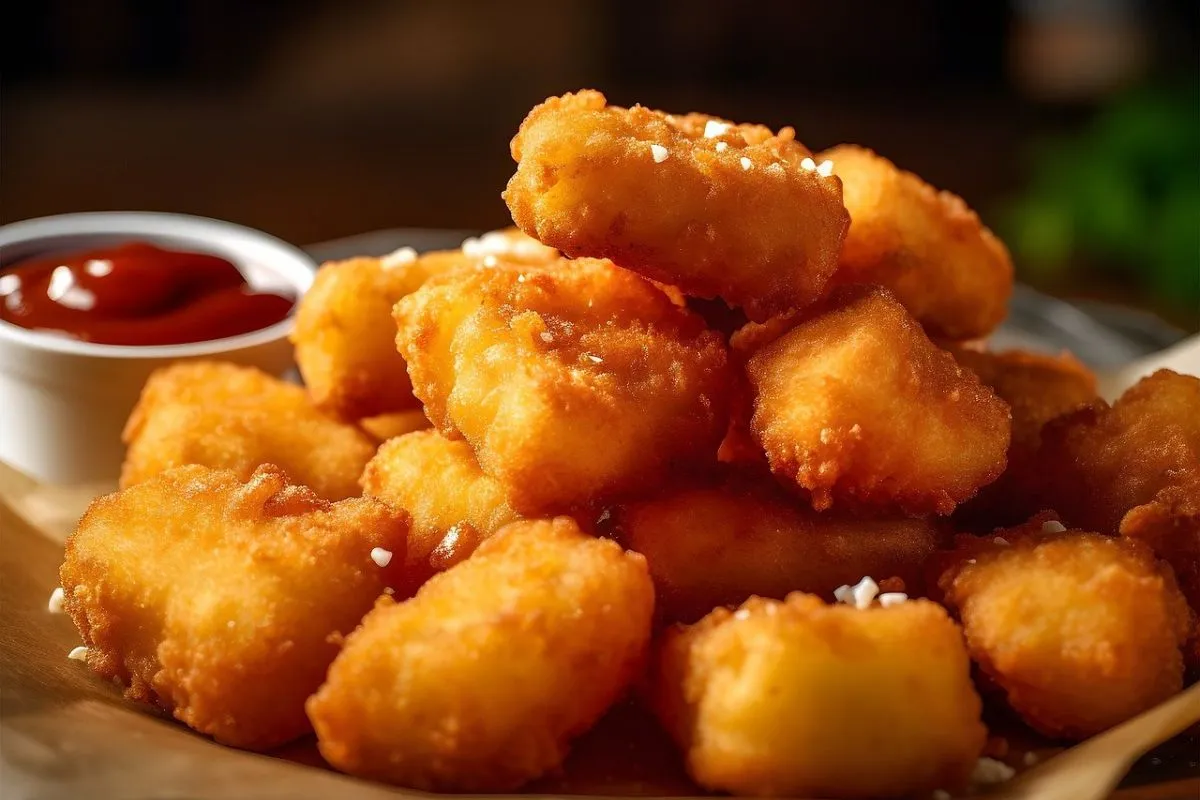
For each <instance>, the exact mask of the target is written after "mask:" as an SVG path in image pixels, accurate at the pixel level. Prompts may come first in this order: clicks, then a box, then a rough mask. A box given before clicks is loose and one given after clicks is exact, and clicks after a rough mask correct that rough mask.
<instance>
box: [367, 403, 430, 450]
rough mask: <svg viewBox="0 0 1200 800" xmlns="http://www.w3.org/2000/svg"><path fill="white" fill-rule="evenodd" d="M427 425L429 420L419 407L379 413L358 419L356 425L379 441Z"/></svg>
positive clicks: (418, 429) (426, 426) (422, 428)
mask: <svg viewBox="0 0 1200 800" xmlns="http://www.w3.org/2000/svg"><path fill="white" fill-rule="evenodd" d="M429 425H430V422H429V419H428V418H427V417H426V416H425V412H424V411H422V410H421V409H419V408H414V409H413V410H411V411H393V412H392V413H390V414H379V415H378V416H374V417H366V418H364V419H360V420H359V421H358V426H359V427H360V428H362V429H363V430H364V431H366V432H367V435H369V436H370V437H371V438H373V439H374V440H375V441H377V442H380V443H383V442H386V441H387V440H388V439H394V438H396V437H397V436H403V435H404V434H406V433H412V432H413V431H421V430H425V429H426V428H428V427H429Z"/></svg>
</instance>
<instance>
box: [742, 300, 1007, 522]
mask: <svg viewBox="0 0 1200 800" xmlns="http://www.w3.org/2000/svg"><path fill="white" fill-rule="evenodd" d="M746 373H747V376H748V377H749V379H750V383H751V384H752V386H753V388H754V391H755V398H754V415H753V417H752V420H751V429H752V431H753V434H754V436H755V437H756V438H757V440H758V441H759V443H760V444H762V445H763V448H764V449H765V450H766V454H767V459H768V461H769V462H770V465H771V469H772V471H774V472H775V473H776V474H777V475H779V476H781V477H782V478H784V479H787V480H788V481H791V482H794V483H795V485H797V486H799V487H800V488H802V489H805V490H807V491H809V492H811V496H812V503H813V507H814V508H817V509H825V508H829V507H830V506H832V505H850V506H855V505H862V506H876V507H884V508H889V507H898V508H900V509H903V510H905V511H908V512H911V513H926V512H936V513H938V514H948V513H950V512H951V511H953V510H954V506H955V505H956V504H957V503H960V502H962V501H963V500H966V499H967V498H969V497H971V496H972V495H974V494H975V492H976V491H977V490H978V489H979V487H981V486H984V485H986V484H988V483H990V482H991V481H993V480H995V479H996V478H997V477H998V476H999V475H1000V473H1001V472H1002V471H1003V470H1004V464H1005V451H1006V450H1007V449H1008V441H1009V428H1010V414H1009V409H1008V406H1007V405H1006V404H1005V403H1004V401H1002V400H1000V399H999V398H998V397H996V395H995V394H994V393H993V392H992V391H991V390H990V389H988V388H987V387H986V386H983V385H982V384H981V383H980V382H979V379H978V378H977V377H975V375H974V374H972V373H971V372H970V371H969V370H965V369H963V368H962V367H959V366H958V365H957V364H956V363H955V362H954V358H953V356H951V355H950V354H949V353H947V352H945V351H944V350H941V349H940V348H938V347H937V346H936V345H934V344H933V343H932V342H931V341H929V339H928V337H926V335H925V333H924V332H923V331H922V330H921V327H920V326H919V325H917V324H916V322H915V321H914V320H913V318H912V317H911V316H910V315H909V313H908V312H907V311H906V310H905V309H904V307H903V306H902V305H900V303H899V302H897V301H896V299H895V298H894V297H893V296H892V295H891V293H890V292H888V291H887V290H886V289H882V288H879V287H866V286H849V287H843V288H842V289H839V290H837V291H835V292H834V294H833V295H831V296H830V298H829V299H828V300H826V301H824V302H823V303H821V304H818V305H817V306H814V307H813V308H812V309H810V310H809V312H807V313H806V314H805V315H802V316H800V317H797V318H796V319H795V320H794V321H793V325H792V327H791V329H790V330H788V331H787V332H786V333H784V334H783V335H782V336H779V338H777V339H775V340H774V341H772V342H770V344H767V345H766V346H764V347H762V348H761V349H760V350H758V351H757V352H755V353H754V355H752V356H751V357H750V359H749V361H748V362H747V365H746Z"/></svg>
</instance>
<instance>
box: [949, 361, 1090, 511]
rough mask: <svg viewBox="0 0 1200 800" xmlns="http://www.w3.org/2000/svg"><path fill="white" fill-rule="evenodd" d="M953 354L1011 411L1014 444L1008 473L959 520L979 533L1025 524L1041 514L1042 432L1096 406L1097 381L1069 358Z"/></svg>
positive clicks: (967, 505) (983, 491)
mask: <svg viewBox="0 0 1200 800" xmlns="http://www.w3.org/2000/svg"><path fill="white" fill-rule="evenodd" d="M950 352H951V353H953V354H954V358H955V359H956V360H957V361H958V363H959V364H961V365H962V366H964V367H966V368H967V369H969V370H971V371H972V372H974V373H975V374H976V375H978V376H979V380H981V381H982V382H983V384H984V385H985V386H988V387H990V388H991V389H992V391H994V392H995V393H996V394H997V395H998V396H999V397H1000V399H1001V400H1003V401H1004V402H1006V403H1008V405H1009V407H1010V408H1011V409H1012V441H1011V443H1010V444H1009V447H1008V465H1007V466H1006V467H1005V470H1004V474H1003V475H1001V476H1000V478H999V479H998V480H997V481H996V482H995V483H991V484H988V485H987V486H985V487H983V488H982V489H981V490H980V491H979V494H978V495H977V496H975V497H973V498H972V499H970V500H968V501H967V502H966V503H964V504H963V505H962V506H961V507H960V508H958V509H957V510H956V512H955V519H956V520H958V521H960V522H962V523H964V524H966V525H968V526H970V527H973V528H978V529H980V530H992V529H993V528H1002V527H1007V526H1009V525H1015V524H1017V523H1020V522H1024V521H1025V520H1027V519H1029V518H1030V517H1032V516H1033V515H1034V514H1036V513H1037V512H1038V511H1041V510H1042V507H1041V504H1040V501H1039V499H1038V497H1039V495H1040V494H1041V486H1042V484H1043V483H1044V482H1045V480H1046V465H1045V463H1044V462H1043V461H1042V459H1041V458H1039V457H1038V448H1039V447H1040V446H1041V440H1042V428H1043V427H1045V425H1046V423H1048V422H1050V421H1051V420H1052V419H1056V418H1057V417H1060V416H1062V415H1064V414H1067V413H1070V412H1072V411H1075V410H1077V409H1080V408H1083V407H1085V406H1087V405H1088V404H1089V403H1092V402H1094V401H1095V400H1096V398H1097V395H1096V376H1095V375H1093V374H1092V372H1091V370H1089V369H1088V368H1087V367H1085V366H1084V365H1083V364H1082V363H1080V362H1079V360H1078V359H1076V358H1075V357H1074V356H1072V355H1071V354H1070V353H1063V354H1061V355H1058V356H1049V355H1042V354H1041V353H1030V352H1025V351H1022V350H1011V351H1008V352H1003V353H992V352H987V351H979V350H971V349H967V348H963V347H955V348H952V349H951V350H950Z"/></svg>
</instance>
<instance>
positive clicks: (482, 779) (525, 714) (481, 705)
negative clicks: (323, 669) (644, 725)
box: [308, 518, 654, 792]
mask: <svg viewBox="0 0 1200 800" xmlns="http://www.w3.org/2000/svg"><path fill="white" fill-rule="evenodd" d="M653 607H654V588H653V585H652V583H651V581H650V576H649V575H648V574H647V572H646V563H645V560H644V559H643V558H642V557H641V556H639V555H637V554H633V553H625V552H623V551H622V550H621V548H620V547H619V546H618V545H617V544H616V543H614V542H612V541H608V540H603V539H592V538H590V537H587V536H585V535H583V534H582V533H581V532H580V531H579V528H578V526H576V525H575V523H574V522H573V521H572V520H570V519H566V518H558V519H555V520H536V521H528V522H524V521H523V522H514V523H513V524H511V525H509V526H507V527H505V528H504V529H502V530H501V531H500V532H499V533H497V534H496V535H495V536H493V537H492V538H490V539H488V540H487V541H486V542H484V543H483V545H481V546H480V548H479V549H478V550H477V551H476V553H475V555H474V556H472V557H471V558H470V559H468V560H467V561H464V562H462V563H461V564H458V565H457V566H455V567H453V568H452V569H450V570H448V571H446V572H443V573H441V574H439V575H435V576H434V577H433V578H431V579H430V580H429V582H428V583H426V584H425V585H424V586H423V587H421V590H420V591H419V592H418V593H417V595H416V597H414V598H412V599H411V600H408V601H406V602H404V603H400V604H398V605H397V604H394V603H392V602H390V601H386V602H383V603H381V604H380V605H378V606H377V607H376V608H375V610H374V611H372V612H371V613H370V614H369V615H368V616H367V618H366V619H365V620H364V621H363V623H362V625H361V626H360V627H359V629H358V630H357V631H355V632H354V633H352V634H351V635H350V636H349V637H347V639H346V646H345V648H344V649H343V650H342V652H341V655H339V656H338V658H337V660H336V661H335V662H334V664H333V666H332V667H331V668H330V670H329V677H328V680H327V681H326V683H325V685H324V686H322V687H321V689H320V691H318V692H317V694H316V695H314V696H313V698H312V699H311V700H310V701H309V703H308V713H309V716H310V717H311V719H312V721H313V726H314V727H315V728H316V731H317V742H318V745H319V747H320V749H321V753H322V755H324V756H325V758H326V759H327V760H328V761H329V763H331V764H333V765H334V766H335V767H337V768H338V769H341V770H343V771H345V772H349V773H351V774H353V775H359V776H362V777H367V778H376V779H379V780H385V781H389V782H391V783H395V784H399V785H401V786H408V787H412V788H415V789H424V790H431V791H467V792H485V791H507V790H513V789H516V788H518V787H519V786H521V785H523V784H524V783H527V782H528V781H530V780H532V779H534V778H536V777H538V776H540V775H542V774H544V773H546V772H547V771H549V770H551V769H553V768H555V767H557V766H558V765H560V764H561V763H562V761H563V759H564V758H565V757H566V754H567V749H568V746H569V743H570V741H571V739H573V738H574V737H576V736H578V735H579V734H581V733H583V732H584V731H586V730H587V729H588V728H590V727H591V726H592V724H593V723H595V721H596V720H597V719H599V717H600V716H601V714H603V713H604V711H605V710H607V709H608V707H609V706H610V705H612V703H613V702H615V701H616V700H617V699H618V698H619V697H620V695H621V694H622V693H623V692H624V691H625V689H626V687H627V686H628V685H629V683H630V682H631V681H632V680H633V679H634V677H635V676H636V675H637V673H638V672H639V671H640V669H641V667H642V665H643V661H644V658H645V651H646V647H647V644H648V642H649V638H650V620H651V616H652V613H653Z"/></svg>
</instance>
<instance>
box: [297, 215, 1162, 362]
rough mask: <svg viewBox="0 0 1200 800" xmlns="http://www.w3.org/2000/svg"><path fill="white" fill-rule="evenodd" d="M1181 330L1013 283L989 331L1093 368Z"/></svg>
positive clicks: (357, 243) (393, 244)
mask: <svg viewBox="0 0 1200 800" xmlns="http://www.w3.org/2000/svg"><path fill="white" fill-rule="evenodd" d="M474 233H475V232H474V231H468V230H452V229H446V228H390V229H387V230H380V231H371V232H369V233H363V234H359V235H357V236H350V237H347V238H344V239H335V240H333V241H330V242H322V243H320V244H314V245H310V246H308V247H306V248H305V249H306V250H307V251H308V252H309V254H310V255H311V256H312V257H313V258H315V259H316V260H317V261H318V262H324V261H329V260H333V259H340V258H349V257H351V256H360V255H382V254H384V253H388V252H391V251H392V250H395V249H396V248H398V247H405V246H407V247H412V248H414V249H416V250H418V251H425V250H438V249H448V248H454V247H458V246H459V244H460V243H461V242H462V240H463V239H464V238H466V237H468V236H471V235H473V234H474ZM1183 336H1184V333H1183V331H1181V330H1179V329H1177V328H1174V327H1172V326H1170V325H1168V324H1167V323H1165V322H1163V321H1162V320H1160V319H1158V318H1157V317H1154V316H1152V315H1150V314H1147V313H1145V312H1141V311H1136V310H1133V309H1126V308H1121V307H1119V306H1113V305H1109V304H1105V303H1088V304H1087V305H1086V306H1083V305H1076V304H1072V303H1068V302H1066V301H1063V300H1059V299H1057V298H1054V297H1050V296H1049V295H1046V294H1042V293H1041V292H1038V291H1036V290H1034V289H1031V288H1029V287H1028V286H1023V285H1017V287H1016V289H1015V290H1014V292H1013V297H1012V301H1011V303H1010V304H1009V314H1008V319H1007V320H1006V321H1005V322H1004V324H1003V325H1002V326H1001V327H1000V329H999V330H997V331H996V332H995V333H994V334H992V337H991V346H992V347H993V349H996V350H1011V349H1016V348H1020V349H1025V350H1034V351H1037V352H1043V353H1051V354H1056V353H1060V352H1062V351H1063V350H1069V351H1070V352H1072V353H1074V354H1075V356H1076V357H1077V358H1079V360H1081V361H1083V362H1084V363H1085V364H1087V365H1088V366H1089V367H1091V368H1093V369H1108V368H1112V367H1117V366H1120V365H1122V364H1125V363H1126V362H1128V361H1132V360H1133V359H1135V358H1138V357H1140V356H1144V355H1149V354H1150V353H1154V352H1157V351H1159V350H1162V349H1163V348H1165V347H1168V346H1170V345H1172V344H1174V343H1175V342H1177V341H1179V340H1180V339H1182V338H1183Z"/></svg>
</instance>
